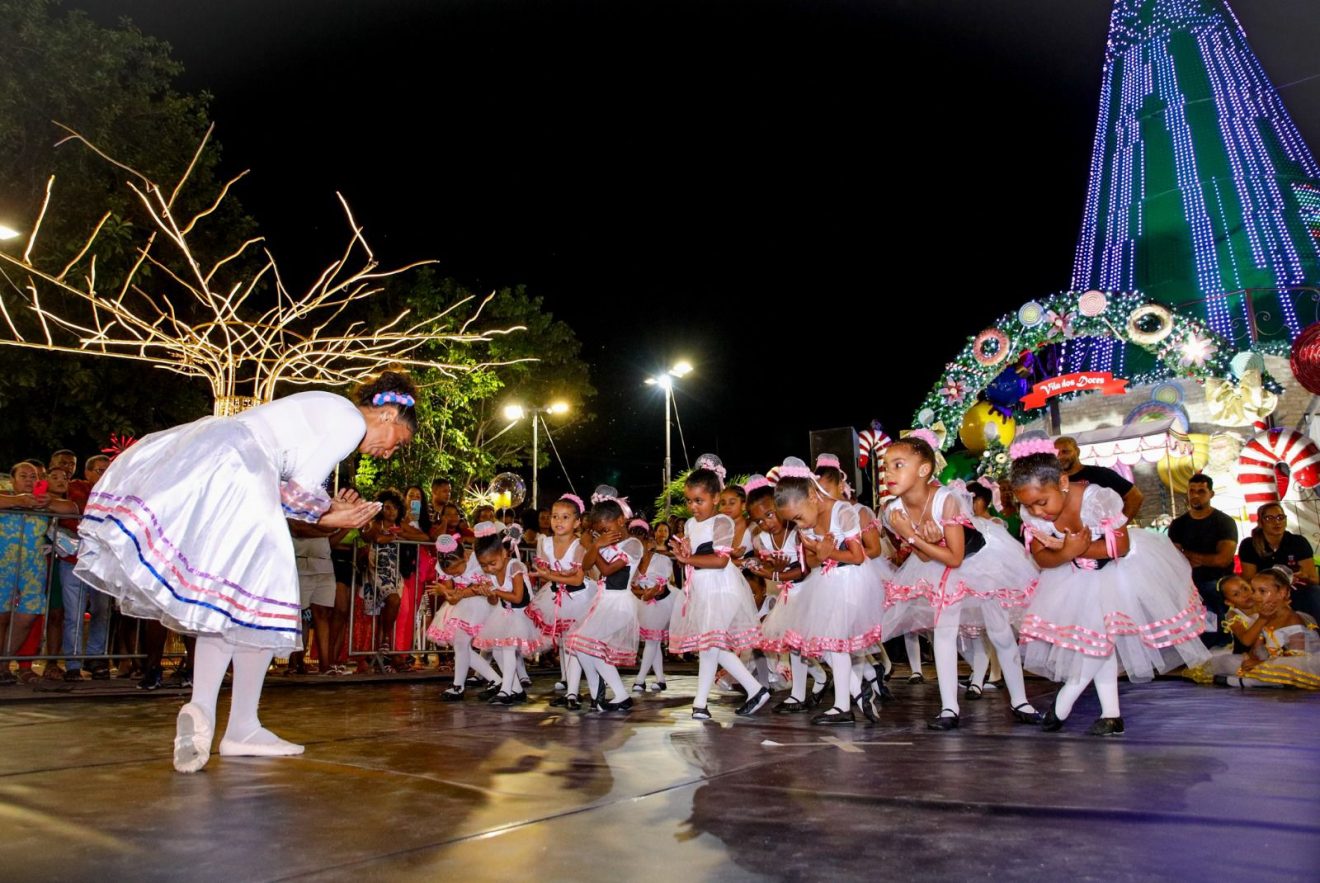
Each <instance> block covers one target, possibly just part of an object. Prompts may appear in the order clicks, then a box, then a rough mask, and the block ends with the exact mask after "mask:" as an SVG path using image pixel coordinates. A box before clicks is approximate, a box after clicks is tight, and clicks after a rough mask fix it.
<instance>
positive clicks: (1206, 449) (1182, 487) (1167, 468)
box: [1155, 432, 1210, 494]
mask: <svg viewBox="0 0 1320 883" xmlns="http://www.w3.org/2000/svg"><path fill="white" fill-rule="evenodd" d="M1171 434H1173V433H1171ZM1175 438H1176V439H1177V440H1178V441H1183V440H1184V439H1185V440H1186V443H1185V444H1180V445H1177V446H1176V447H1177V448H1178V450H1179V452H1178V453H1175V452H1174V446H1172V445H1171V446H1170V450H1169V455H1168V456H1167V457H1165V458H1164V459H1162V460H1156V461H1155V471H1156V472H1158V473H1159V474H1160V481H1162V482H1164V486H1165V487H1167V488H1168V489H1169V490H1171V491H1173V492H1174V493H1175V494H1185V493H1187V480H1188V479H1189V478H1191V477H1192V476H1193V475H1195V474H1196V473H1198V472H1200V471H1201V470H1202V469H1204V468H1205V464H1207V463H1209V462H1210V436H1208V435H1206V434H1204V433H1200V432H1193V433H1191V434H1190V435H1185V436H1184V435H1182V434H1181V433H1177V434H1175ZM1189 446H1190V448H1191V452H1190V453H1185V454H1184V453H1181V451H1183V450H1186V449H1187V448H1188V447H1189Z"/></svg>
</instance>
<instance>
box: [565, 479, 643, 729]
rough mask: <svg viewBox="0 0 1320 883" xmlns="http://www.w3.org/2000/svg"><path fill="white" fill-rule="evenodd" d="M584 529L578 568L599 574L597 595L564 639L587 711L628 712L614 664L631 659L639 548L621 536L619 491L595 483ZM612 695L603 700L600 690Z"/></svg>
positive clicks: (622, 521) (623, 517) (635, 626)
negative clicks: (587, 698)
mask: <svg viewBox="0 0 1320 883" xmlns="http://www.w3.org/2000/svg"><path fill="white" fill-rule="evenodd" d="M591 503H592V505H591V511H590V512H588V513H587V530H589V531H590V532H591V534H592V536H593V538H594V542H593V543H592V544H591V545H590V546H588V548H587V552H586V555H585V556H584V557H583V559H582V566H583V567H584V568H588V569H590V568H593V567H594V568H595V569H596V571H597V572H599V573H600V591H599V592H597V593H596V600H595V601H593V602H592V605H591V609H590V610H589V611H587V615H586V616H585V617H583V619H582V621H581V622H579V623H578V624H577V625H576V626H574V627H573V630H572V631H571V632H569V633H568V638H567V639H566V640H565V641H564V646H565V647H566V648H567V649H568V651H569V652H570V653H573V654H574V655H576V656H577V658H578V661H579V662H580V663H581V664H582V670H583V671H584V672H586V675H587V684H588V686H589V687H590V688H591V708H592V711H597V712H606V711H625V712H626V711H631V710H632V704H633V703H632V698H631V697H630V696H629V695H628V691H627V689H626V688H625V687H624V686H623V679H622V678H621V677H619V666H620V665H632V664H633V663H635V662H636V661H637V640H638V633H639V625H638V614H639V613H640V610H639V609H638V608H639V606H640V602H638V600H637V598H636V597H634V596H633V593H632V582H633V577H634V576H635V575H636V573H637V569H638V568H639V567H640V566H641V563H642V555H643V554H644V552H645V550H644V549H643V548H642V544H641V543H640V542H638V541H637V540H635V539H633V538H632V537H630V536H628V535H627V534H626V533H625V525H626V518H627V516H628V515H630V514H631V513H630V512H629V511H628V510H627V509H626V508H625V507H626V506H627V503H626V501H623V500H620V499H619V492H618V491H616V490H615V489H614V488H612V487H610V486H609V485H601V486H600V487H598V488H596V491H595V493H593V494H592V495H591ZM606 686H608V687H609V688H610V691H611V693H612V694H613V697H612V699H611V700H609V701H607V700H606V699H605V687H606Z"/></svg>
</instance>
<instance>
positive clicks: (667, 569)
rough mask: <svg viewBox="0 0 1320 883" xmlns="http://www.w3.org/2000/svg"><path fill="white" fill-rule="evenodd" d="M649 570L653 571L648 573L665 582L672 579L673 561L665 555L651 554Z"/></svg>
mask: <svg viewBox="0 0 1320 883" xmlns="http://www.w3.org/2000/svg"><path fill="white" fill-rule="evenodd" d="M650 570H652V571H654V572H653V573H651V574H649V575H650V576H652V577H659V578H660V579H663V580H664V581H665V582H673V581H674V562H673V561H671V560H670V559H669V558H668V557H667V556H665V555H658V554H657V555H652V556H651V567H650Z"/></svg>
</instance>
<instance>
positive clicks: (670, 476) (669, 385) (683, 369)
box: [646, 361, 692, 521]
mask: <svg viewBox="0 0 1320 883" xmlns="http://www.w3.org/2000/svg"><path fill="white" fill-rule="evenodd" d="M691 373H692V364H691V363H690V362H687V361H681V362H678V363H677V364H676V365H674V367H672V368H670V369H669V370H668V371H666V372H665V373H664V374H661V375H659V376H657V377H648V378H646V383H647V385H649V386H658V387H660V388H661V389H663V390H664V391H665V489H664V496H665V521H669V513H670V507H671V500H670V498H669V484H670V482H672V481H673V480H674V473H673V456H672V446H671V442H670V436H671V427H672V425H673V418H672V416H671V410H672V408H673V405H674V378H675V377H686V376H687V375H689V374H691Z"/></svg>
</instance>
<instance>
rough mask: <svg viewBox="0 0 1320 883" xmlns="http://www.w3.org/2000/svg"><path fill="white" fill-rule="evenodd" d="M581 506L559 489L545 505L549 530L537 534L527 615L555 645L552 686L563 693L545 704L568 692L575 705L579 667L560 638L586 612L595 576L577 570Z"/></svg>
mask: <svg viewBox="0 0 1320 883" xmlns="http://www.w3.org/2000/svg"><path fill="white" fill-rule="evenodd" d="M582 512H583V505H582V500H581V498H579V497H578V496H576V495H574V494H564V495H563V496H562V497H560V498H559V499H558V500H556V501H555V503H554V505H553V506H551V507H550V533H548V534H543V535H542V536H541V539H540V540H539V541H538V542H537V545H536V559H535V561H534V564H535V567H536V576H537V578H538V579H539V580H540V581H541V589H540V591H538V592H537V593H536V597H535V598H534V599H533V601H532V608H531V612H530V615H531V617H532V620H533V621H534V622H535V623H536V624H537V625H538V626H539V627H540V629H541V632H542V633H543V634H545V635H546V636H547V637H550V638H552V639H553V640H554V641H555V644H556V646H557V647H558V650H559V682H558V683H556V684H555V692H556V693H561V692H562V693H565V695H564V697H562V698H558V697H557V698H555V699H553V700H551V703H550V704H551V705H555V706H564V705H568V704H569V701H568V697H569V696H572V697H574V698H573V702H572V705H573V707H576V706H577V701H578V700H577V698H576V697H577V692H578V688H579V686H580V685H581V682H582V667H581V665H579V664H578V663H577V661H576V660H575V659H574V658H573V654H572V653H569V652H568V651H567V650H565V649H564V638H565V636H566V635H567V634H568V632H569V631H570V630H571V629H572V628H573V626H575V625H576V624H577V622H578V620H580V619H581V618H582V617H584V616H586V615H587V610H588V609H590V607H591V602H592V599H594V598H595V595H596V592H595V587H596V582H595V580H589V579H587V578H586V575H585V574H584V573H583V570H582V556H583V555H584V554H585V551H584V550H583V548H582V544H581V543H580V542H578V539H577V532H578V527H579V526H580V525H581V522H582ZM565 691H567V692H565Z"/></svg>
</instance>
